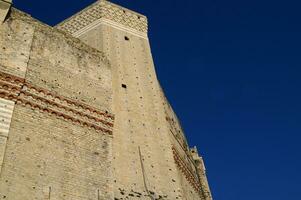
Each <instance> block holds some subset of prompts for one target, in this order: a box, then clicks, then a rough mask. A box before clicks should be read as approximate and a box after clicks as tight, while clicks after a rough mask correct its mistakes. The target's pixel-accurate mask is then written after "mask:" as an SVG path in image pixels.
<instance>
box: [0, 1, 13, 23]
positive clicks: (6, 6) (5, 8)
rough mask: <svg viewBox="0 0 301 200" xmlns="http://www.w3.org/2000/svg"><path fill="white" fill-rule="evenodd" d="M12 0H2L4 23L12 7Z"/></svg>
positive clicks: (0, 16) (1, 12)
mask: <svg viewBox="0 0 301 200" xmlns="http://www.w3.org/2000/svg"><path fill="white" fill-rule="evenodd" d="M11 5H12V0H0V20H1V21H0V24H2V23H3V22H4V21H5V19H6V16H7V14H8V12H9V10H10V8H11Z"/></svg>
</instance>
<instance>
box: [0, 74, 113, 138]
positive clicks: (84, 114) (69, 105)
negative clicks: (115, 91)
mask: <svg viewBox="0 0 301 200" xmlns="http://www.w3.org/2000/svg"><path fill="white" fill-rule="evenodd" d="M0 97H2V98H5V99H8V100H12V101H14V102H16V103H17V104H20V105H23V106H30V107H31V108H32V109H38V110H40V111H42V112H46V113H49V114H52V115H55V116H57V117H58V118H61V119H64V120H67V121H70V122H73V123H76V124H79V125H81V126H86V127H88V128H92V129H95V130H96V131H99V132H105V133H108V134H112V131H113V124H114V116H113V115H112V114H110V113H108V112H104V111H100V110H98V109H96V108H93V107H91V106H88V105H86V104H83V103H80V102H77V101H74V100H71V99H69V98H67V97H63V96H60V95H57V94H54V93H52V92H50V91H48V90H46V89H43V88H39V87H36V86H33V85H31V84H30V83H26V81H25V80H24V79H22V78H19V77H16V76H13V75H9V74H6V73H3V72H0Z"/></svg>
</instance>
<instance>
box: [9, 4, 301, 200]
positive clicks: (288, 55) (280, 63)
mask: <svg viewBox="0 0 301 200" xmlns="http://www.w3.org/2000/svg"><path fill="white" fill-rule="evenodd" d="M14 2H15V6H16V7H17V8H19V9H21V10H23V11H26V12H28V13H30V14H31V15H32V16H33V17H35V18H38V19H40V20H41V21H43V22H45V23H47V24H50V25H54V24H56V23H58V22H60V21H61V20H63V19H65V18H66V17H68V16H70V15H71V14H73V13H75V12H76V11H78V10H80V9H82V8H83V7H85V6H86V5H89V4H90V3H92V2H94V1H93V0H72V1H70V0H51V1H46V0H27V1H24V0H14ZM113 2H115V3H118V4H120V5H123V6H125V7H128V8H130V9H133V10H136V11H138V12H141V13H143V14H146V15H147V16H148V18H149V26H150V33H149V36H150V41H151V45H152V51H153V56H154V60H155V64H156V69H157V73H158V76H159V79H160V82H161V84H162V86H163V88H164V90H165V93H166V95H167V97H168V99H169V100H170V102H171V104H172V105H173V107H174V109H175V110H176V112H177V114H178V116H179V118H180V119H181V121H182V125H183V128H184V130H185V132H186V135H187V138H188V141H189V143H190V145H191V146H193V145H196V146H198V148H199V151H200V152H201V153H202V154H203V156H204V158H205V161H206V166H207V170H208V177H209V181H210V185H211V189H212V193H213V196H214V199H215V200H300V199H301V172H300V170H301V156H300V154H301V146H300V144H301V142H300V141H301V92H300V90H301V78H300V76H301V68H300V65H301V34H300V33H301V26H300V22H301V12H300V7H301V5H300V3H297V1H295V3H294V2H293V1H290V0H287V1H278V0H273V1H272V0H252V1H242V0H227V1H225V0H185V1H183V0H181V1H180V0H160V1H155V0H140V1H138V0H131V1H130V0H128V1H125V0H123V1H122V0H114V1H113Z"/></svg>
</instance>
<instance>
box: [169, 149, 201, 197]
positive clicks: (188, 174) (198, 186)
mask: <svg viewBox="0 0 301 200" xmlns="http://www.w3.org/2000/svg"><path fill="white" fill-rule="evenodd" d="M172 152H173V156H174V159H175V163H176V164H177V166H178V167H179V169H180V170H181V172H182V173H183V174H184V176H185V178H186V179H187V181H188V182H189V183H190V184H191V186H192V187H193V188H194V190H195V191H196V193H198V194H199V195H200V197H202V193H201V191H202V190H201V189H202V188H201V184H200V181H199V180H198V178H197V177H196V176H194V173H193V172H192V171H191V170H190V169H189V167H188V166H187V164H186V163H185V161H184V160H183V159H182V158H181V156H180V154H179V153H178V151H177V150H176V148H175V147H172Z"/></svg>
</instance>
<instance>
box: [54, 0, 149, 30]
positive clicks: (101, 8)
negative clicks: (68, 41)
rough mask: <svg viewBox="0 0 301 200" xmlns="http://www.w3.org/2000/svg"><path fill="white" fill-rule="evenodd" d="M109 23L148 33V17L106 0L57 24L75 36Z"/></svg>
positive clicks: (99, 0)
mask: <svg viewBox="0 0 301 200" xmlns="http://www.w3.org/2000/svg"><path fill="white" fill-rule="evenodd" d="M104 22H106V23H109V24H111V25H113V26H114V25H115V26H116V27H118V28H121V29H126V30H127V31H132V32H134V33H136V34H140V35H146V34H147V31H148V25H147V18H146V17H145V16H144V15H141V14H139V13H136V12H134V11H131V10H129V9H126V8H123V7H121V6H118V5H116V4H113V3H111V2H108V1H106V0H98V1H96V2H95V3H94V4H92V5H91V6H89V7H87V8H86V9H84V10H82V11H80V12H79V13H77V14H75V15H73V16H71V17H70V18H68V19H66V20H64V21H63V22H61V23H59V24H58V25H56V28H58V29H61V30H63V31H65V32H68V33H70V34H72V35H74V36H78V35H80V33H82V32H84V31H86V30H87V29H89V30H90V29H92V28H93V27H95V26H97V25H98V24H101V23H104Z"/></svg>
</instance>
